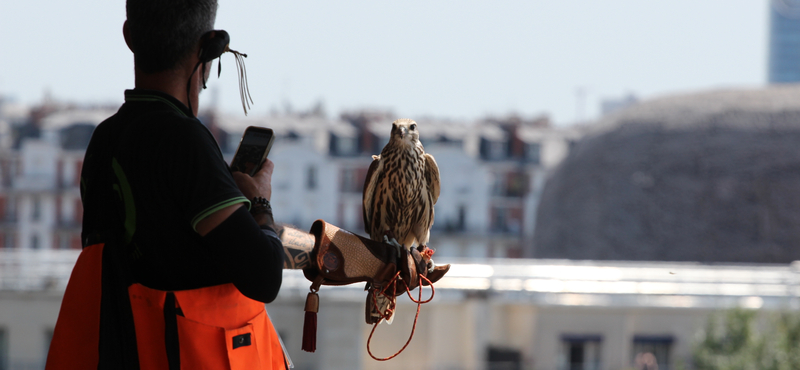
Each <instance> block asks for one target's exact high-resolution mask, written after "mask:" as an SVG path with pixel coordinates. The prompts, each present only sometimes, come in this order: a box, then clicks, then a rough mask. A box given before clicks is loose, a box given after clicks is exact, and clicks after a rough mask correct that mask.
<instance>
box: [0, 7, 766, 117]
mask: <svg viewBox="0 0 800 370" xmlns="http://www.w3.org/2000/svg"><path fill="white" fill-rule="evenodd" d="M768 11H769V7H768V2H767V1H761V2H752V1H733V2H731V1H727V2H726V1H720V0H714V1H705V2H702V3H696V2H690V1H686V0H681V1H672V2H669V3H666V2H664V3H649V4H640V3H638V2H635V1H632V0H613V1H607V2H603V3H602V4H599V3H593V2H588V1H583V2H580V3H579V4H575V3H569V4H567V3H558V2H535V3H501V4H489V3H486V4H484V3H480V2H458V3H456V2H438V3H434V4H429V3H425V2H419V1H415V2H410V3H403V4H401V5H400V4H381V3H370V2H364V1H347V2H337V3H335V4H332V3H321V4H317V3H315V4H313V6H311V5H309V4H304V3H296V2H274V3H260V2H235V3H234V2H225V1H222V2H221V3H220V8H219V11H218V17H217V22H216V28H221V29H226V30H228V31H229V32H230V33H231V37H232V44H231V47H232V48H234V49H237V50H239V51H242V52H245V53H248V54H249V58H248V59H247V61H246V63H247V67H248V76H249V79H250V81H249V82H250V87H251V92H252V93H253V98H254V100H255V105H254V106H253V113H252V114H253V115H263V114H267V113H269V112H270V111H272V110H281V111H282V110H284V104H285V103H287V102H288V103H290V104H292V106H293V107H294V108H295V109H301V110H302V109H307V108H309V107H311V106H313V105H314V104H316V103H317V102H318V101H323V102H324V104H325V107H326V108H327V111H328V114H329V115H337V114H338V113H340V112H342V111H347V110H358V109H362V108H377V109H384V110H391V111H393V112H394V113H395V114H396V115H397V116H407V117H412V118H420V117H427V116H433V117H452V118H455V119H465V118H466V119H475V118H479V117H482V116H486V115H495V116H498V115H506V114H509V113H512V112H516V113H519V114H522V115H525V116H536V115H540V114H547V115H549V116H550V117H551V119H552V121H553V122H554V123H555V124H556V125H564V124H569V123H573V122H575V121H576V120H579V119H584V120H585V119H592V118H596V117H597V115H598V112H599V109H600V108H599V107H600V104H601V103H602V101H603V100H604V99H608V98H620V97H623V96H627V95H628V94H630V93H633V94H635V95H637V96H639V97H640V98H644V99H648V98H651V97H655V96H661V95H665V94H673V93H682V92H686V91H693V90H705V89H715V88H724V87H742V86H744V87H748V86H760V85H763V84H764V83H765V81H766V75H767V72H766V65H767V41H768V40H767V33H768ZM34 15H35V16H34ZM124 18H125V11H124V5H123V4H122V3H117V2H115V3H108V2H100V1H82V2H78V3H63V4H62V3H49V2H43V1H31V2H5V3H3V4H2V5H0V30H2V31H3V32H4V34H8V35H16V37H10V38H6V39H4V40H3V41H0V47H2V48H3V50H6V51H7V53H8V55H9V57H6V58H3V59H2V61H0V94H2V95H4V96H7V97H11V98H14V99H16V100H17V101H20V102H22V103H26V104H35V103H37V102H39V101H41V99H42V96H43V94H44V92H45V91H49V92H50V93H51V94H52V96H53V97H54V98H56V99H57V100H65V101H71V102H93V103H108V104H111V105H115V104H119V103H121V102H122V90H124V89H126V88H131V87H132V86H133V73H132V69H133V63H132V58H131V54H130V51H128V50H127V48H126V46H125V44H124V42H123V40H122V35H121V28H122V22H123V21H124ZM222 63H223V72H222V77H221V78H220V79H217V78H216V77H212V78H211V79H210V81H209V90H208V91H206V92H205V93H204V94H203V96H202V97H201V105H202V106H205V107H208V106H210V104H211V100H212V96H213V95H214V93H213V91H215V89H216V90H217V91H218V96H219V107H220V108H221V110H223V111H224V112H226V113H231V114H241V106H240V104H241V103H240V101H239V96H238V92H237V89H238V87H237V82H236V77H235V74H236V73H235V69H234V66H235V64H234V62H233V58H232V57H230V56H229V55H224V56H223V62H222ZM581 91H582V93H581ZM581 96H583V97H582V98H581ZM581 102H582V103H581Z"/></svg>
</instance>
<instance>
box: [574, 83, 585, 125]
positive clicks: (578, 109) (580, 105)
mask: <svg viewBox="0 0 800 370" xmlns="http://www.w3.org/2000/svg"><path fill="white" fill-rule="evenodd" d="M585 111H586V88H585V87H583V86H579V87H578V88H576V89H575V120H576V121H577V122H583V120H584V117H585V116H584V113H585Z"/></svg>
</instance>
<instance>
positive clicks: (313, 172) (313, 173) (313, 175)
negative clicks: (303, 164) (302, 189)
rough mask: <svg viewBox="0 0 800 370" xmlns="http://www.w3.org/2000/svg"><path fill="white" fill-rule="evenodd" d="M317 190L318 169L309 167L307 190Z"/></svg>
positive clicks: (312, 166)
mask: <svg viewBox="0 0 800 370" xmlns="http://www.w3.org/2000/svg"><path fill="white" fill-rule="evenodd" d="M316 188H317V167H316V166H314V165H311V166H308V172H307V173H306V189H308V190H314V189H316Z"/></svg>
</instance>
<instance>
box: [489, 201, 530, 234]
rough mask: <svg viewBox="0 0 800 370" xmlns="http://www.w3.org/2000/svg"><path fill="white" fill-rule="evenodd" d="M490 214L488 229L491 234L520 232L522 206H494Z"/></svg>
mask: <svg viewBox="0 0 800 370" xmlns="http://www.w3.org/2000/svg"><path fill="white" fill-rule="evenodd" d="M490 212H491V213H490V224H489V229H490V230H491V231H492V232H496V233H507V234H519V233H521V232H522V217H523V212H522V206H513V207H504V206H494V207H492V208H491V209H490Z"/></svg>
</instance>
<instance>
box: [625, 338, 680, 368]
mask: <svg viewBox="0 0 800 370" xmlns="http://www.w3.org/2000/svg"><path fill="white" fill-rule="evenodd" d="M673 341H674V339H673V338H672V336H670V335H662V336H653V335H636V336H634V337H633V359H632V361H633V362H632V364H633V368H634V369H636V370H655V369H657V370H670V369H671V367H670V365H671V362H670V358H669V357H670V353H671V352H672V342H673Z"/></svg>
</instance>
